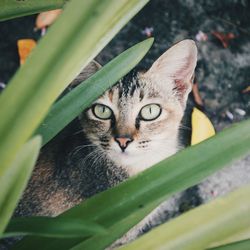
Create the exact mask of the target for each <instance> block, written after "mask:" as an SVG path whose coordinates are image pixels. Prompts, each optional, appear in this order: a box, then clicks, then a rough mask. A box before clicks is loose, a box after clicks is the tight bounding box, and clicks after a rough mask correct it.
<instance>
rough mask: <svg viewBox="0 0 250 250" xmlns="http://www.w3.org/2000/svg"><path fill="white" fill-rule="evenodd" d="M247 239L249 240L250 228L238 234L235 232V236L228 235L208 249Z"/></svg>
mask: <svg viewBox="0 0 250 250" xmlns="http://www.w3.org/2000/svg"><path fill="white" fill-rule="evenodd" d="M248 239H250V227H249V228H247V229H245V230H242V231H240V232H237V233H236V234H233V235H230V236H229V237H227V238H224V239H221V240H219V241H216V242H213V244H212V245H211V246H210V248H215V247H218V246H222V245H229V244H231V243H234V242H238V241H244V240H248Z"/></svg>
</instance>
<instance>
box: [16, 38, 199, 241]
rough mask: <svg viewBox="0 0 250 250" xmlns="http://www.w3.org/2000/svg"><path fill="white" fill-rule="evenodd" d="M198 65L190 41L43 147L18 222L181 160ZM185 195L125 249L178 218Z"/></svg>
mask: <svg viewBox="0 0 250 250" xmlns="http://www.w3.org/2000/svg"><path fill="white" fill-rule="evenodd" d="M196 60H197V49H196V46H195V44H194V42H193V41H191V40H184V41H182V42H180V43H177V44H176V45H174V46H173V47H172V48H171V49H169V50H168V51H167V52H165V53H164V54H163V55H162V56H161V57H160V58H159V59H158V60H157V61H156V62H155V63H154V64H153V65H152V67H151V68H150V69H149V70H148V71H147V72H146V73H137V74H134V73H130V74H129V75H127V76H126V77H125V78H123V79H122V80H121V81H120V82H119V83H118V84H117V85H115V86H114V87H112V88H111V89H109V90H108V91H106V92H105V93H104V94H103V95H102V96H101V97H100V98H99V99H98V100H97V101H96V102H94V103H93V105H92V106H91V107H90V108H89V109H88V110H86V111H85V112H83V113H82V114H81V115H80V116H79V118H78V119H77V120H75V122H73V123H72V124H71V125H70V126H68V128H66V129H65V130H64V131H63V132H62V133H60V134H59V136H57V137H56V138H55V139H53V140H52V141H51V142H50V143H49V144H48V145H46V146H45V147H44V148H43V150H42V152H41V155H40V157H39V161H38V163H37V165H36V168H35V170H34V173H33V176H32V178H31V180H30V182H29V185H28V187H27V189H26V191H25V193H24V196H23V198H22V200H21V202H20V203H19V205H18V208H17V210H16V215H17V216H28V215H49V216H56V215H58V214H60V213H62V212H63V211H65V210H67V209H69V208H70V207H73V206H74V205H76V204H78V203H79V202H81V201H83V200H85V199H87V198H89V197H91V196H93V195H94V194H96V193H99V192H101V191H104V190H106V189H107V188H110V187H112V186H115V185H117V184H118V183H120V182H122V181H123V180H125V179H127V178H128V177H130V176H132V175H134V174H137V173H139V172H141V171H143V170H144V169H146V168H148V167H150V166H151V165H153V164H155V163H157V162H159V161H161V160H163V159H164V158H167V157H169V156H170V155H172V154H174V153H176V152H177V151H178V150H179V149H180V148H181V145H180V144H179V127H180V124H181V119H182V117H183V114H184V110H185V107H186V101H187V96H188V94H189V92H190V90H191V85H192V83H191V78H192V76H193V73H194V69H195V66H196ZM89 69H90V71H91V72H92V71H95V70H96V69H98V66H95V65H92V66H90V68H89ZM85 71H86V70H85ZM91 72H87V76H86V75H85V73H86V72H85V73H82V74H81V75H80V76H79V77H78V78H77V79H76V80H75V81H74V82H73V85H77V84H78V83H79V82H81V81H82V80H83V79H85V78H86V77H88V76H89V75H90V74H91ZM73 127H74V128H73ZM65 131H66V132H65ZM72 131H73V132H72ZM193 191H194V192H196V191H197V190H196V188H194V189H193ZM193 191H192V192H193ZM196 193H197V192H196ZM184 196H185V194H183V193H182V194H178V195H176V196H175V197H173V198H171V200H169V201H167V202H165V203H164V204H162V205H161V206H160V207H158V208H157V209H156V210H155V211H154V212H153V213H151V214H150V215H149V216H148V217H147V218H146V219H144V220H143V221H142V222H141V223H140V224H138V225H137V226H136V227H135V228H134V229H133V230H131V231H130V232H129V233H127V234H126V236H125V237H124V238H123V239H122V240H121V241H120V242H119V243H117V244H123V243H125V242H127V241H130V240H131V239H133V238H135V237H136V236H137V235H139V234H141V233H142V232H144V231H147V230H148V229H150V228H151V227H153V226H155V225H157V224H160V223H162V222H163V221H164V220H167V219H169V218H171V217H173V216H175V215H176V214H178V213H179V212H180V204H179V203H180V200H181V198H183V197H184ZM197 197H198V196H197ZM194 199H195V198H194ZM194 203H196V205H198V204H199V203H200V201H199V198H197V200H195V201H194ZM191 206H192V205H191Z"/></svg>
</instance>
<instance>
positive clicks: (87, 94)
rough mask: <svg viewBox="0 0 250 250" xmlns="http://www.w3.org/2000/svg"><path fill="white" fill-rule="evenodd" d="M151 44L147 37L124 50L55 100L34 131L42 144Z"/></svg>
mask: <svg viewBox="0 0 250 250" xmlns="http://www.w3.org/2000/svg"><path fill="white" fill-rule="evenodd" d="M152 43H153V39H152V38H150V39H147V40H145V41H143V42H141V43H138V44H136V45H134V46H133V47H131V48H130V49H128V50H126V51H124V52H123V53H121V54H120V55H119V56H117V57H116V58H115V59H113V60H112V61H111V62H109V63H108V64H107V65H105V66H104V67H103V68H101V69H100V70H99V71H98V72H97V73H96V74H94V75H93V76H92V77H90V78H89V79H87V80H86V81H84V82H83V83H82V84H80V85H78V86H77V87H76V88H75V89H73V90H72V91H71V92H69V93H68V94H67V95H66V96H64V97H63V98H62V99H60V100H59V101H58V102H56V103H55V104H54V105H53V106H52V109H51V110H50V112H49V114H48V115H47V117H46V118H45V121H44V122H43V123H42V125H41V126H40V127H39V129H38V131H37V132H36V133H37V134H40V135H42V137H43V144H46V143H47V142H48V141H49V140H50V139H51V138H53V137H54V136H55V135H56V134H57V133H58V132H60V130H61V129H63V128H64V127H65V126H66V125H67V124H68V123H69V122H71V121H72V120H73V119H74V118H75V117H76V116H77V115H79V114H80V113H81V112H82V111H83V110H84V109H85V108H87V107H88V106H89V105H90V104H91V103H92V102H93V101H95V100H96V99H97V98H98V97H99V96H100V95H101V94H102V93H103V92H104V91H105V89H107V88H108V87H110V86H112V85H113V84H114V83H116V82H117V81H118V80H120V79H121V77H122V76H124V75H125V74H127V73H128V72H129V71H130V70H131V69H133V68H134V67H135V66H136V65H137V64H138V62H139V61H140V60H141V59H142V58H143V57H144V55H145V54H146V53H147V51H148V50H149V48H150V47H151V45H152ZM83 100H84V103H83Z"/></svg>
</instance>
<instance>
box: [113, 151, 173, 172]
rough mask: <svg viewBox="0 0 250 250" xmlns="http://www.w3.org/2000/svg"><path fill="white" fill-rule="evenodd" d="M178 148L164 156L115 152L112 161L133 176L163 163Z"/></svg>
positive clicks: (165, 153)
mask: <svg viewBox="0 0 250 250" xmlns="http://www.w3.org/2000/svg"><path fill="white" fill-rule="evenodd" d="M176 152H177V149H176V148H171V149H169V150H168V151H167V152H164V153H163V154H159V153H158V154H157V155H156V154H154V153H152V154H151V153H150V152H149V153H147V154H146V155H145V152H144V153H138V152H137V153H135V152H129V151H128V152H126V151H125V152H122V151H121V152H113V154H112V157H111V159H112V160H113V161H114V162H115V163H116V165H117V166H120V167H122V168H123V169H125V170H126V171H127V172H128V174H129V175H130V176H133V175H135V174H137V173H139V172H142V171H143V170H145V169H147V168H149V167H151V166H152V165H154V164H156V163H158V162H160V161H162V160H163V159H165V158H167V157H169V156H171V155H173V154H175V153H176Z"/></svg>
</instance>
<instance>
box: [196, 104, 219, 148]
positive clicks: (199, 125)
mask: <svg viewBox="0 0 250 250" xmlns="http://www.w3.org/2000/svg"><path fill="white" fill-rule="evenodd" d="M213 135H215V129H214V126H213V124H212V123H211V121H210V120H209V119H208V117H207V116H206V115H205V114H204V113H203V112H201V111H200V110H199V109H197V108H194V109H193V112H192V136H191V145H195V144H197V143H200V142H202V141H204V140H206V139H208V138H209V137H211V136H213Z"/></svg>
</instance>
